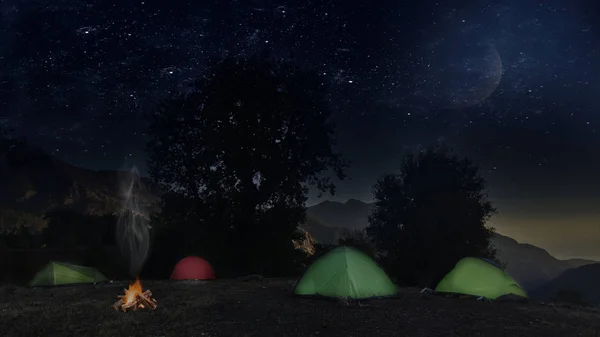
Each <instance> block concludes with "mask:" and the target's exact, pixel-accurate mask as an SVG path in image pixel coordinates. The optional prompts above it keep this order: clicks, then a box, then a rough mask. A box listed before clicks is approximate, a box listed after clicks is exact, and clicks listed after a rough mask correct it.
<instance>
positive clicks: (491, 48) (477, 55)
mask: <svg viewBox="0 0 600 337" xmlns="http://www.w3.org/2000/svg"><path fill="white" fill-rule="evenodd" d="M426 55H427V57H424V58H423V62H424V67H425V71H424V72H423V74H422V75H421V78H420V79H419V81H420V83H418V86H417V87H418V88H419V94H420V95H421V96H422V98H423V99H426V100H427V101H428V102H429V103H430V104H431V105H432V106H434V107H437V108H442V109H463V108H468V107H471V106H475V105H478V104H480V103H482V102H483V101H485V100H486V99H488V98H489V97H490V96H491V95H492V94H493V93H494V91H496V88H497V87H498V85H499V84H500V82H501V80H502V72H503V69H502V58H501V57H500V54H499V53H498V50H497V49H496V46H495V45H494V44H493V43H489V42H472V40H465V39H460V38H454V39H439V40H438V41H436V42H434V43H432V44H430V45H429V46H428V48H427V53H426Z"/></svg>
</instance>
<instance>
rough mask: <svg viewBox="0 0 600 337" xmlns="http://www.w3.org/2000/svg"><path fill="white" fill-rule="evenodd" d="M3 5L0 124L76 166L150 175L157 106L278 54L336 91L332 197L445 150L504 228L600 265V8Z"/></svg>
mask: <svg viewBox="0 0 600 337" xmlns="http://www.w3.org/2000/svg"><path fill="white" fill-rule="evenodd" d="M0 13H1V16H2V17H1V19H0V123H2V124H8V125H10V126H12V127H14V128H16V130H17V131H18V132H19V133H20V134H22V135H24V136H25V137H26V138H28V139H29V140H30V141H31V142H32V143H33V144H35V145H38V146H41V147H42V148H44V149H45V150H47V151H49V152H51V153H53V154H55V155H57V156H58V157H60V158H62V159H64V160H66V161H67V162H70V163H72V164H75V165H79V166H84V167H89V168H94V169H100V168H102V169H118V168H122V167H127V166H131V165H134V164H135V165H137V166H138V167H139V168H140V169H141V171H142V172H143V171H144V160H145V154H144V143H145V133H144V132H145V129H146V123H145V120H144V118H143V114H144V113H147V112H149V111H152V110H153V109H154V107H155V105H156V103H157V101H158V100H160V99H162V98H165V97H167V96H168V95H169V93H171V92H173V91H181V90H186V88H188V87H189V84H190V83H191V82H192V81H193V80H194V79H195V78H196V77H197V76H198V75H200V74H201V73H202V72H203V71H204V69H205V68H204V67H205V64H206V63H207V61H209V60H212V59H214V58H220V57H223V56H226V55H250V54H253V53H256V52H259V51H262V50H264V49H269V50H271V51H272V53H273V55H275V56H278V57H282V58H293V59H294V60H295V61H296V62H299V63H300V64H301V65H303V66H306V67H311V68H313V69H315V70H317V71H319V72H320V73H321V74H322V76H323V78H324V80H326V81H328V82H329V83H330V84H331V96H332V105H333V109H334V111H335V122H336V123H337V124H338V131H339V150H340V151H341V152H342V153H343V154H344V155H345V156H346V158H347V159H349V160H351V161H352V163H353V166H352V168H351V169H350V171H349V174H350V177H351V178H352V180H350V181H347V182H343V183H341V184H339V189H338V192H339V193H338V195H336V196H335V197H334V198H333V199H335V200H346V199H348V198H357V199H361V200H365V201H370V199H371V192H370V190H371V185H372V184H373V183H374V182H375V180H376V179H377V177H378V176H380V175H381V174H382V173H384V172H389V171H393V170H394V169H396V168H397V167H398V164H399V163H400V160H401V159H402V156H403V155H404V154H405V153H406V152H407V151H413V150H416V149H418V148H419V147H423V146H428V145H431V144H434V143H436V142H437V143H444V144H447V145H449V146H451V147H453V148H455V149H456V150H457V152H459V153H460V154H463V155H466V156H469V157H470V158H471V159H472V160H474V161H475V162H476V163H478V164H479V165H480V167H481V168H482V171H483V173H484V175H485V177H486V178H487V179H488V181H489V190H490V196H491V198H492V200H493V201H494V202H495V205H496V206H497V207H498V208H499V210H500V212H501V214H500V215H499V216H497V217H496V218H494V219H493V221H492V222H493V225H494V226H496V227H497V228H498V230H499V231H500V232H501V233H503V234H506V235H509V236H511V237H513V238H515V239H517V240H520V241H525V242H530V243H533V244H536V245H539V246H541V247H544V248H546V249H548V250H549V251H550V252H551V253H553V254H555V255H556V256H558V257H595V258H598V259H600V244H599V243H600V114H599V113H600V111H599V108H600V53H599V51H600V26H599V24H597V22H600V3H597V1H580V0H571V1H565V0H551V1H546V0H545V1H531V0H504V1H503V0H495V1H486V0H471V1H443V2H442V1H439V2H435V1H428V0H422V1H401V0H373V1H356V0H347V1H345V0H325V1H312V0H289V1H284V0H281V1H259V0H256V1H252V0H246V1H242V0H239V1H232V0H229V1H227V0H203V1H187V2H186V1H144V0H141V1H129V0H120V1H115V0H107V1H90V0H83V1H66V0H55V1H47V0H28V1H19V0H4V1H2V2H1V3H0ZM330 199H331V198H330ZM316 201H318V200H316V199H314V198H313V199H312V200H311V202H313V203H314V202H316Z"/></svg>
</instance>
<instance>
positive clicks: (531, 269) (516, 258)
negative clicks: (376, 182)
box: [306, 199, 595, 290]
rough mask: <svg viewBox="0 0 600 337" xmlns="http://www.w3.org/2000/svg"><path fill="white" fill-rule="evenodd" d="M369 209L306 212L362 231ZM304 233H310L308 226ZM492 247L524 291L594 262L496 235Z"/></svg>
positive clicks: (324, 207) (354, 203)
mask: <svg viewBox="0 0 600 337" xmlns="http://www.w3.org/2000/svg"><path fill="white" fill-rule="evenodd" d="M372 208H373V204H372V203H365V202H362V201H359V200H353V199H351V200H349V201H348V202H346V203H341V202H333V201H324V202H322V203H320V204H317V205H314V206H311V207H309V208H308V209H307V212H306V213H307V216H308V217H309V218H311V219H312V221H314V222H316V223H319V224H321V225H322V226H327V227H330V228H332V229H335V230H338V231H339V230H340V228H343V227H346V224H349V225H350V226H349V227H347V228H356V229H359V228H360V229H362V228H365V227H366V226H367V224H368V215H369V213H370V212H371V209H372ZM307 230H308V231H309V232H310V227H309V228H307ZM323 231H324V230H323V229H321V228H318V231H315V232H314V234H313V235H314V236H315V238H316V239H317V240H318V241H321V242H329V241H328V240H329V238H330V237H331V236H332V234H330V233H328V237H327V238H323V237H320V234H319V233H320V232H323ZM333 237H339V232H338V234H337V235H336V234H333ZM492 244H493V245H494V246H495V247H496V250H497V254H498V258H499V259H500V260H501V261H503V262H505V263H506V264H507V267H506V269H507V271H508V273H510V274H511V275H512V276H513V278H515V280H516V281H517V282H519V283H520V284H521V285H522V286H523V287H524V288H525V289H527V290H532V289H535V288H537V287H539V286H540V285H542V284H543V283H545V282H548V281H550V280H552V279H553V278H555V277H557V276H558V275H560V274H561V273H562V272H564V271H565V270H567V269H569V268H574V267H579V266H582V265H586V264H590V263H594V262H595V261H589V260H582V259H574V260H559V259H557V258H555V257H554V256H552V255H550V253H548V252H547V251H546V250H544V249H542V248H539V247H536V246H534V245H530V244H526V243H519V242H517V241H516V240H514V239H512V238H509V237H507V236H504V235H500V234H496V235H495V236H494V238H493V239H492Z"/></svg>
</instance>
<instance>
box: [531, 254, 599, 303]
mask: <svg viewBox="0 0 600 337" xmlns="http://www.w3.org/2000/svg"><path fill="white" fill-rule="evenodd" d="M561 291H567V292H569V293H572V294H575V295H577V296H581V299H583V300H585V301H586V302H588V303H592V304H596V305H600V263H594V264H588V265H585V266H581V267H578V268H573V269H569V270H566V271H565V272H563V273H562V274H560V275H559V276H558V277H557V278H555V279H553V280H551V281H550V282H548V283H546V284H544V285H543V286H541V287H540V288H538V289H536V290H534V291H532V292H531V296H532V297H533V298H537V299H554V298H557V297H558V295H559V292H561Z"/></svg>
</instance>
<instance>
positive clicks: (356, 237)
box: [338, 228, 375, 257]
mask: <svg viewBox="0 0 600 337" xmlns="http://www.w3.org/2000/svg"><path fill="white" fill-rule="evenodd" d="M338 244H339V245H340V246H350V247H354V248H356V249H359V250H361V251H362V252H364V253H366V254H367V255H369V256H370V257H375V246H374V245H373V242H372V241H371V238H369V236H368V235H367V233H366V232H365V230H362V229H347V228H344V229H343V230H342V232H341V233H340V239H339V240H338Z"/></svg>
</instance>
